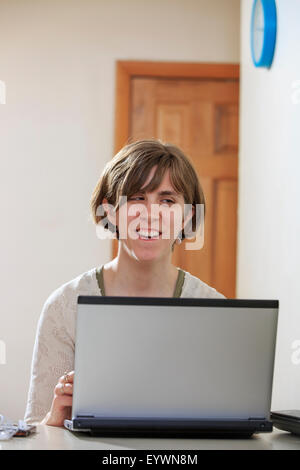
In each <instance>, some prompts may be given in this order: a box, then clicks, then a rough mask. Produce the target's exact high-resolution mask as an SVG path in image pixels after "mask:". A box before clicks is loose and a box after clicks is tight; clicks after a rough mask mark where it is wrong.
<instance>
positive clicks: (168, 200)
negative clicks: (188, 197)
mask: <svg viewBox="0 0 300 470" xmlns="http://www.w3.org/2000/svg"><path fill="white" fill-rule="evenodd" d="M164 201H167V202H172V203H173V204H174V201H171V199H164Z"/></svg>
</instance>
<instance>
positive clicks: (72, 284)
mask: <svg viewBox="0 0 300 470" xmlns="http://www.w3.org/2000/svg"><path fill="white" fill-rule="evenodd" d="M94 294H97V295H99V292H98V291H97V283H96V268H92V269H90V270H89V271H85V272H83V273H81V274H79V275H78V276H76V277H75V278H73V279H71V280H70V281H68V282H65V283H64V284H62V285H60V286H59V287H57V288H56V289H55V290H54V291H52V292H51V294H50V295H49V297H48V298H47V300H46V304H47V305H50V304H56V303H61V302H64V303H66V302H67V301H68V300H72V299H73V298H75V297H76V300H77V296H78V295H94Z"/></svg>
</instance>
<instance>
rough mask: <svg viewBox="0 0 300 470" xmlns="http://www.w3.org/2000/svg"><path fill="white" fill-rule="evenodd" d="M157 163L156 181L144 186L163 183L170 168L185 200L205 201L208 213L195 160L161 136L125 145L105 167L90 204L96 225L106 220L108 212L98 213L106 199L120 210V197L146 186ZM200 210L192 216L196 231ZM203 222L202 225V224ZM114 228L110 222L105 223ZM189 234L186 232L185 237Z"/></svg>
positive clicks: (146, 188)
mask: <svg viewBox="0 0 300 470" xmlns="http://www.w3.org/2000/svg"><path fill="white" fill-rule="evenodd" d="M155 165H157V169H156V171H155V174H154V176H153V178H152V180H151V181H150V182H149V183H148V185H147V186H146V187H145V188H143V189H144V190H145V191H150V192H151V191H153V190H155V189H156V188H158V186H159V185H160V183H161V181H162V178H163V176H164V173H165V171H166V170H167V169H168V168H169V169H170V179H171V183H172V185H173V187H174V189H175V191H177V192H178V193H181V194H183V197H184V203H185V204H192V205H194V207H196V205H197V204H203V207H204V215H205V198H204V193H203V190H202V187H201V184H200V181H199V179H198V176H197V173H196V171H195V168H194V166H193V164H192V163H191V161H190V160H189V159H188V157H187V156H186V155H185V154H184V153H183V152H182V150H180V149H179V148H178V147H177V146H176V145H173V144H171V143H164V142H162V141H161V140H160V139H154V138H152V139H143V140H138V141H136V142H132V143H129V144H127V145H125V146H124V147H123V148H122V149H121V150H120V151H119V152H118V153H117V154H116V155H115V156H114V157H113V158H112V160H110V161H109V162H108V163H107V164H106V165H105V167H104V170H103V172H102V174H101V176H100V178H99V181H98V182H97V185H96V187H95V189H94V191H93V194H92V197H91V201H90V207H91V212H92V218H93V221H94V222H95V224H98V223H99V221H101V219H104V218H105V217H106V216H107V214H106V213H105V214H104V215H97V208H98V206H100V205H101V204H102V201H103V199H104V198H106V199H107V201H108V203H109V204H111V205H113V206H114V208H115V210H116V211H117V210H118V208H119V198H120V196H127V197H128V198H129V197H131V196H132V195H133V194H135V193H137V192H138V191H139V190H140V189H141V188H142V186H143V185H144V183H145V181H146V179H147V177H148V175H149V172H150V170H151V168H153V167H154V166H155ZM197 223H198V220H197V219H196V211H195V212H194V215H193V218H192V223H191V226H192V231H193V232H194V233H195V232H196V230H197V229H198V226H197ZM198 225H199V224H198ZM105 228H108V229H109V230H111V231H117V238H119V234H118V230H117V228H114V229H113V228H112V227H111V224H110V223H109V222H108V223H107V224H106V226H105ZM186 236H189V234H186V235H185V234H184V230H183V231H182V235H181V238H182V240H184V238H186Z"/></svg>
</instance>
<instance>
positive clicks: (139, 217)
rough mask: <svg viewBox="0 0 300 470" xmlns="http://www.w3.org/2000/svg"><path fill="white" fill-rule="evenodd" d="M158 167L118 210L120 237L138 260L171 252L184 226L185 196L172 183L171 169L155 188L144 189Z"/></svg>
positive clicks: (159, 256) (162, 255)
mask: <svg viewBox="0 0 300 470" xmlns="http://www.w3.org/2000/svg"><path fill="white" fill-rule="evenodd" d="M155 170H156V167H153V168H152V170H151V172H150V173H149V175H148V179H147V180H146V182H145V184H144V186H143V187H142V188H141V190H140V191H139V192H137V193H136V194H133V195H132V196H131V197H130V198H127V202H125V203H124V204H122V205H121V206H120V208H119V210H118V211H117V225H118V229H119V240H120V242H121V243H123V244H124V247H125V249H126V250H127V251H128V253H130V254H131V255H133V256H134V257H135V258H137V259H139V260H151V259H158V258H161V257H164V256H169V254H170V251H171V249H172V245H173V243H174V241H175V240H176V238H177V236H178V235H179V234H180V233H181V230H182V228H183V226H184V225H183V221H184V197H183V195H182V194H178V193H176V192H175V190H174V188H173V187H172V184H171V181H170V172H169V170H167V171H166V172H165V174H164V177H163V179H162V181H161V184H160V186H159V187H158V188H157V189H156V190H155V191H153V192H151V193H149V192H147V193H146V192H143V188H144V187H145V186H146V185H147V184H148V183H149V181H150V180H151V179H152V177H153V174H154V172H155ZM149 235H150V237H149V238H148V236H149Z"/></svg>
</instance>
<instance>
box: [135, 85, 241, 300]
mask: <svg viewBox="0 0 300 470" xmlns="http://www.w3.org/2000/svg"><path fill="white" fill-rule="evenodd" d="M130 90H131V93H130V110H129V137H130V140H131V141H133V140H138V139H142V138H150V137H155V138H159V139H161V140H163V141H166V142H170V143H173V144H175V145H177V146H179V147H180V148H181V149H182V150H183V151H184V152H185V153H186V154H187V156H188V157H189V158H190V160H191V161H192V163H193V165H194V167H195V169H196V171H197V174H198V176H199V179H200V183H201V185H202V188H203V190H204V195H205V200H206V217H205V231H204V246H203V248H202V249H201V250H185V249H184V247H185V245H186V243H189V242H190V241H194V240H190V241H189V240H187V241H184V242H183V243H182V244H181V245H180V246H177V245H176V247H175V249H174V253H173V258H172V262H173V264H175V265H176V266H179V267H181V268H183V269H185V270H187V271H189V272H190V273H192V274H193V275H195V276H197V277H199V278H200V279H202V280H203V281H204V282H206V283H207V284H209V285H211V286H213V287H215V288H216V289H217V290H218V291H220V292H222V293H223V294H224V295H225V296H226V297H230V298H234V297H235V284H236V240H237V196H238V194H237V193H238V180H237V178H238V116H239V80H238V78H233V79H228V78H225V79H221V78H218V79H215V78H213V79H210V78H198V79H195V78H192V79H190V78H180V79H179V78H178V79H177V78H170V79H169V78H167V77H166V78H165V77H155V76H154V77H139V76H133V77H131V79H130Z"/></svg>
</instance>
